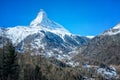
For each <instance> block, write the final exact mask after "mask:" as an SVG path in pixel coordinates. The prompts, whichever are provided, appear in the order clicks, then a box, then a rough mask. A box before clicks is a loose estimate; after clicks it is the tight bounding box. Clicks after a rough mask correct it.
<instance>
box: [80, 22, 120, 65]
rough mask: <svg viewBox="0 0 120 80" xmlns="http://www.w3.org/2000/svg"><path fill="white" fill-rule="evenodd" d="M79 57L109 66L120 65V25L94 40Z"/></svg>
mask: <svg viewBox="0 0 120 80" xmlns="http://www.w3.org/2000/svg"><path fill="white" fill-rule="evenodd" d="M79 55H83V56H84V57H87V58H89V59H94V60H97V61H100V62H104V63H107V64H120V57H119V56H120V23H119V24H118V25H116V26H115V27H113V28H112V29H110V30H107V31H105V32H104V33H102V34H101V35H99V36H96V37H95V38H93V39H92V40H91V41H90V42H89V43H88V45H87V46H86V47H85V48H84V50H82V51H81V52H80V54H79Z"/></svg>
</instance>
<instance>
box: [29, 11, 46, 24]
mask: <svg viewBox="0 0 120 80" xmlns="http://www.w3.org/2000/svg"><path fill="white" fill-rule="evenodd" d="M47 20H48V18H47V14H46V12H45V11H44V10H43V9H41V10H40V12H39V13H38V15H37V17H36V18H35V19H34V20H33V21H32V22H31V23H30V26H38V25H41V24H44V23H46V21H47Z"/></svg>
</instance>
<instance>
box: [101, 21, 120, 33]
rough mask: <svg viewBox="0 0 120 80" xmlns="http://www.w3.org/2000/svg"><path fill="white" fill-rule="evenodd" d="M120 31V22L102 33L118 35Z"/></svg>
mask: <svg viewBox="0 0 120 80" xmlns="http://www.w3.org/2000/svg"><path fill="white" fill-rule="evenodd" d="M118 33H120V23H118V24H117V25H116V26H114V27H113V28H111V29H109V30H106V31H105V32H104V33H103V34H102V35H116V34H118Z"/></svg>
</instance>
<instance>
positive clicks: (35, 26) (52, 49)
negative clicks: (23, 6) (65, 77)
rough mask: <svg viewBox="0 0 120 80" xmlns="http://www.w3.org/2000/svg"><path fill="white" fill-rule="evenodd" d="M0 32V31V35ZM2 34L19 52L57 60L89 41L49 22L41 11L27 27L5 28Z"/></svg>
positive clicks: (0, 30)
mask: <svg viewBox="0 0 120 80" xmlns="http://www.w3.org/2000/svg"><path fill="white" fill-rule="evenodd" d="M2 32H3V31H2V29H0V33H2ZM4 32H5V35H6V37H7V38H9V39H11V40H12V43H13V44H14V45H15V46H16V49H17V50H18V51H20V52H28V51H29V52H31V53H32V54H44V55H46V56H48V57H51V56H56V57H57V58H59V57H61V56H65V55H63V53H64V54H67V53H68V52H70V51H72V50H73V49H74V48H76V47H77V46H81V45H85V44H87V43H88V41H89V39H88V38H86V37H81V36H78V35H74V34H72V33H70V32H69V31H68V30H66V29H65V28H64V27H63V26H62V25H60V24H58V23H56V22H54V21H52V20H50V19H49V18H48V17H47V14H46V13H45V12H44V11H43V10H40V12H39V13H38V15H37V17H36V18H35V19H34V20H33V21H32V22H31V23H30V25H29V26H15V27H9V28H5V29H4ZM58 54H60V55H58Z"/></svg>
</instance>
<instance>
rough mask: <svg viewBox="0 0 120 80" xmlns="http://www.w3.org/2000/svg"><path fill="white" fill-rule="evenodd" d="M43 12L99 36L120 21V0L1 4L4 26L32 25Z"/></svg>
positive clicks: (7, 0)
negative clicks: (40, 11) (40, 12)
mask: <svg viewBox="0 0 120 80" xmlns="http://www.w3.org/2000/svg"><path fill="white" fill-rule="evenodd" d="M40 9H43V10H45V11H46V13H47V15H48V17H49V18H50V19H52V20H54V21H56V22H58V23H59V24H61V25H63V26H64V27H65V28H66V29H68V30H69V31H70V32H71V33H74V34H79V35H83V36H87V35H98V34H100V33H102V32H103V31H104V30H106V29H109V28H111V27H113V26H115V25H116V24H117V23H118V22H119V21H120V0H0V26H2V27H3V26H5V27H9V26H16V25H29V24H30V22H31V21H32V20H33V19H34V18H35V17H36V15H37V13H38V12H39V10H40Z"/></svg>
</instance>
